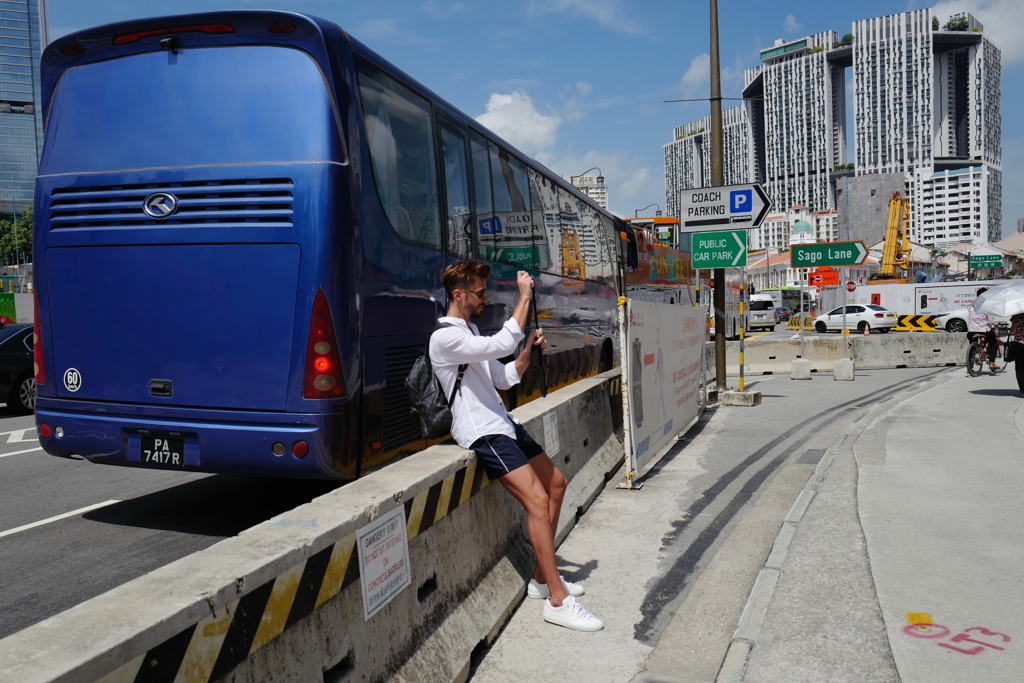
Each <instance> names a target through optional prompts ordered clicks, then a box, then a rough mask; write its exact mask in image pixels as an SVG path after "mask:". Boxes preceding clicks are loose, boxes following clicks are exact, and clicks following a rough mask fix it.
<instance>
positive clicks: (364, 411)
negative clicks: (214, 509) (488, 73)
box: [34, 11, 623, 479]
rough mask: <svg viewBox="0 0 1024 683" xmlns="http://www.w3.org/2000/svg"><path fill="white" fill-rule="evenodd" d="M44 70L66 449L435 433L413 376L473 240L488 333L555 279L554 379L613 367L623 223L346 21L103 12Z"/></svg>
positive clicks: (58, 412) (304, 447)
mask: <svg viewBox="0 0 1024 683" xmlns="http://www.w3.org/2000/svg"><path fill="white" fill-rule="evenodd" d="M42 81H43V102H44V103H45V126H46V128H45V142H44V146H43V153H42V159H41V162H40V168H39V177H38V181H37V184H36V194H35V206H36V230H35V238H34V239H35V244H34V248H35V254H36V264H35V267H36V275H35V277H36V308H37V312H36V339H37V340H38V341H39V343H37V344H36V345H35V354H36V357H35V361H36V378H35V379H36V383H37V404H36V423H37V427H38V429H39V433H40V437H41V438H40V441H41V443H42V445H43V448H44V449H45V450H46V452H48V453H50V454H52V455H57V456H65V457H67V456H70V455H72V454H77V455H79V456H82V457H84V458H86V459H88V460H90V461H92V462H95V463H105V464H113V465H125V466H136V467H153V468H162V469H178V470H186V471H202V472H242V473H254V474H264V475H274V476H297V477H318V478H336V479H353V478H355V477H358V476H360V475H361V474H364V473H366V472H368V471H371V470H373V469H375V468H379V467H380V466H382V465H384V464H386V463H387V462H389V461H391V460H393V459H395V458H397V457H401V456H402V455H404V454H407V453H410V452H414V451H416V450H420V449H422V448H423V447H424V446H425V445H427V444H425V443H424V442H423V441H422V440H421V439H420V438H419V436H418V432H417V430H416V428H415V426H414V425H413V423H412V421H411V419H410V415H409V403H408V396H407V393H406V389H405V386H404V378H405V376H406V374H407V373H408V370H409V369H410V367H411V365H412V363H413V361H414V360H415V358H416V357H417V356H418V355H419V354H420V353H421V352H422V350H423V348H424V345H425V343H426V340H427V338H428V335H429V333H430V331H431V330H433V329H434V327H435V325H436V319H437V318H438V317H439V316H441V315H443V314H444V311H445V309H446V307H447V303H446V300H445V294H444V290H443V288H442V287H441V286H440V283H439V278H440V275H441V272H442V270H443V269H444V267H445V266H446V265H448V264H449V263H452V262H454V261H456V260H459V259H466V258H477V259H480V260H487V261H489V262H490V263H491V265H492V279H491V282H490V283H489V287H490V291H491V295H490V303H489V305H488V306H487V309H486V310H485V312H484V317H483V319H481V320H480V321H478V322H479V323H480V327H481V330H497V329H498V328H500V326H501V324H502V323H503V322H504V321H505V320H506V319H507V318H508V316H509V314H510V312H511V310H512V308H513V307H514V304H515V300H516V286H515V273H516V271H517V270H519V269H527V270H531V271H533V272H535V273H536V274H537V303H538V313H539V317H540V324H541V326H542V327H544V328H545V331H546V335H547V337H548V339H549V341H550V349H549V351H548V353H547V354H546V359H545V360H546V363H547V371H546V372H547V386H548V388H549V389H555V388H558V387H560V386H564V385H566V384H568V383H570V382H573V381H576V380H578V379H580V378H583V377H587V376H590V375H593V374H596V373H597V372H599V371H603V370H605V369H610V368H612V367H614V366H617V365H618V360H617V359H618V357H619V353H618V345H619V342H618V335H617V322H616V316H617V296H618V291H619V289H620V282H621V259H620V253H619V247H618V238H617V235H618V233H619V232H620V230H621V229H622V228H623V224H622V222H621V221H619V220H617V219H616V218H615V217H613V216H612V215H611V214H609V213H608V212H606V211H603V210H601V209H600V208H599V207H598V206H597V205H596V204H595V203H594V202H593V201H591V200H590V199H588V198H587V197H585V196H584V195H582V194H581V193H579V192H578V191H577V190H575V189H574V188H573V187H572V186H571V185H569V184H568V183H566V182H564V181H563V180H562V179H561V178H559V177H558V176H557V175H555V174H554V173H552V172H551V171H549V170H548V169H546V168H545V167H543V166H541V165H540V164H538V163H536V162H534V161H532V160H530V159H528V158H526V157H525V156H524V155H522V154H520V153H519V152H517V151H516V150H515V149H514V148H513V147H512V146H510V145H508V144H507V143H505V142H504V141H502V140H501V139H500V138H498V137H497V136H495V135H494V134H493V133H491V132H490V131H488V130H487V129H485V128H483V127H482V126H480V125H479V124H477V123H476V122H475V121H474V120H473V119H472V118H471V117H469V116H466V115H465V114H463V113H461V112H459V111H458V110H457V109H455V108H454V107H452V106H451V105H449V104H448V103H446V102H445V101H444V100H443V99H441V98H440V97H438V96H437V95H435V94H434V93H432V92H430V91H429V90H428V89H426V88H425V87H423V86H422V85H420V84H419V83H417V82H416V81H415V80H413V79H412V78H410V77H409V76H407V75H405V74H404V73H403V72H402V71H400V70H399V69H398V68H396V67H395V66H393V65H392V64H390V63H388V62H387V61H386V60H384V59H382V58H381V57H380V56H378V55H376V54H375V53H374V52H373V51H371V50H370V49H368V48H367V47H366V46H364V45H362V44H361V43H359V42H358V41H356V40H355V39H353V38H352V37H350V36H349V35H348V34H346V33H345V32H344V31H343V30H342V29H341V28H339V27H338V26H337V25H335V24H332V23H330V22H326V21H323V20H320V19H317V18H314V17H310V16H303V15H299V14H294V13H287V12H274V11H241V12H239V11H233V12H219V13H208V14H194V15H181V16H172V17H163V18H156V19H147V20H138V21H131V22H125V23H119V24H113V25H108V26H102V27H98V28H94V29H89V30H85V31H81V32H78V33H75V34H72V35H69V36H66V37H64V38H62V39H59V40H57V41H55V42H54V43H52V44H51V45H50V46H49V47H47V49H46V50H45V52H44V54H43V57H42ZM539 387H540V372H539V371H538V370H536V369H535V370H531V371H530V372H528V373H527V375H526V376H525V377H524V379H523V382H522V384H521V385H520V386H519V387H517V390H518V391H515V392H510V393H509V394H508V395H507V396H506V397H505V398H506V400H507V402H508V404H509V406H510V407H514V406H515V405H516V404H519V403H523V402H525V401H528V400H530V399H532V398H534V397H536V396H537V395H538V394H539Z"/></svg>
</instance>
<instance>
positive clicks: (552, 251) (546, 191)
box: [529, 168, 562, 275]
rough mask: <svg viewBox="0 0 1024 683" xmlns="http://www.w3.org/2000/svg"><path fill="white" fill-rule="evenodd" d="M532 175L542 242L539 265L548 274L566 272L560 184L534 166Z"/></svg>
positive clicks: (532, 196) (538, 236)
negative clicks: (559, 202)
mask: <svg viewBox="0 0 1024 683" xmlns="http://www.w3.org/2000/svg"><path fill="white" fill-rule="evenodd" d="M529 174H530V201H531V203H532V204H533V224H534V226H535V227H536V239H537V242H538V245H539V246H538V249H537V256H538V259H539V262H538V263H537V267H538V268H540V269H541V270H543V271H545V272H547V273H554V274H555V275H561V274H562V226H561V225H560V223H559V218H558V186H557V185H555V183H554V181H553V180H551V179H550V178H548V177H547V176H545V175H544V174H543V173H538V172H537V171H535V170H533V169H532V168H531V169H529Z"/></svg>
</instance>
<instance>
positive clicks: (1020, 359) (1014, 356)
mask: <svg viewBox="0 0 1024 683" xmlns="http://www.w3.org/2000/svg"><path fill="white" fill-rule="evenodd" d="M1010 359H1011V360H1012V361H1013V363H1014V365H1013V370H1014V374H1016V375H1017V389H1019V390H1020V397H1021V398H1024V313H1017V314H1015V315H1012V316H1010Z"/></svg>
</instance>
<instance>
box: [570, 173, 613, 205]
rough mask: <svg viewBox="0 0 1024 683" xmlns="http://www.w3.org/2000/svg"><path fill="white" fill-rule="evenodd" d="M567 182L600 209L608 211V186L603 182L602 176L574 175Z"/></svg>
mask: <svg viewBox="0 0 1024 683" xmlns="http://www.w3.org/2000/svg"><path fill="white" fill-rule="evenodd" d="M569 182H571V183H572V184H573V185H574V186H575V187H576V188H577V189H579V190H580V191H581V192H582V193H583V194H585V195H587V196H588V197H590V198H591V199H593V200H594V201H595V202H597V205H598V206H600V207H601V208H602V209H605V210H607V209H608V185H607V184H606V183H605V182H604V176H603V175H575V176H572V177H571V178H570V179H569Z"/></svg>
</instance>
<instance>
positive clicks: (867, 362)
mask: <svg viewBox="0 0 1024 683" xmlns="http://www.w3.org/2000/svg"><path fill="white" fill-rule="evenodd" d="M967 346H968V343H967V335H965V334H873V335H871V336H870V337H864V336H861V335H857V334H851V335H850V357H851V358H852V359H853V360H854V363H855V364H856V368H857V370H872V369H882V368H929V367H941V366H944V365H964V363H965V362H966V359H967ZM804 348H805V353H806V358H807V360H809V361H810V362H811V371H812V372H832V370H833V365H834V363H835V361H837V360H839V359H840V358H842V357H843V336H842V335H840V334H836V335H834V336H833V335H828V336H825V335H819V336H815V337H808V338H805V339H804ZM799 357H800V340H799V339H754V340H752V341H749V342H746V345H745V347H744V359H745V360H746V363H747V367H746V369H745V370H744V374H746V375H768V374H776V375H778V374H789V371H790V368H791V362H792V361H793V360H795V359H797V358H799ZM726 368H727V373H728V375H729V376H730V377H733V376H736V375H739V372H740V370H739V343H738V342H728V343H727V344H726Z"/></svg>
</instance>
